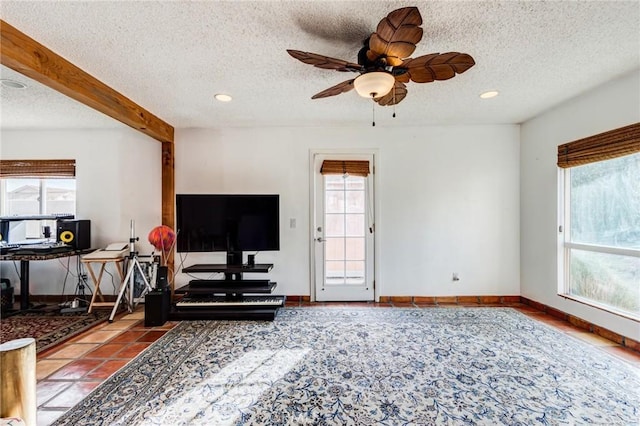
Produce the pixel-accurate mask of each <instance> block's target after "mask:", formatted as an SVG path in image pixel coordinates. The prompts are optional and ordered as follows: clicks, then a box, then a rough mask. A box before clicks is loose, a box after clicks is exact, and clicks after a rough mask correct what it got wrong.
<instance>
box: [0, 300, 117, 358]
mask: <svg viewBox="0 0 640 426" xmlns="http://www.w3.org/2000/svg"><path fill="white" fill-rule="evenodd" d="M110 313H111V311H110V310H109V311H107V310H97V311H94V312H92V313H90V314H87V313H69V314H61V313H59V311H53V312H52V311H43V312H27V313H22V314H16V315H13V316H10V317H8V318H2V319H1V320H0V343H3V342H8V341H9V340H13V339H20V338H23V337H33V338H34V339H36V352H40V351H43V350H45V349H47V348H50V347H52V346H54V345H57V344H59V343H62V342H64V341H65V340H67V339H69V338H71V337H73V336H75V335H77V334H79V333H81V332H83V331H85V330H87V329H89V328H90V327H93V326H94V325H97V324H100V323H101V322H103V321H106V320H107V318H109V314H110Z"/></svg>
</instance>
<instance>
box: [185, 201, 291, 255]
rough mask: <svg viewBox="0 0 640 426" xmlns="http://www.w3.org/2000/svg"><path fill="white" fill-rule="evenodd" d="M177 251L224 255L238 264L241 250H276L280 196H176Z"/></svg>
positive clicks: (278, 234) (278, 238)
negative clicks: (225, 253)
mask: <svg viewBox="0 0 640 426" xmlns="http://www.w3.org/2000/svg"><path fill="white" fill-rule="evenodd" d="M176 219H177V221H176V223H177V226H176V228H177V230H178V237H177V242H176V250H177V251H178V252H183V253H184V252H222V251H225V252H227V264H230V265H241V264H242V252H243V251H274V250H280V196H279V195H256V194H177V195H176Z"/></svg>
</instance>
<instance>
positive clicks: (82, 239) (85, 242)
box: [56, 219, 91, 250]
mask: <svg viewBox="0 0 640 426" xmlns="http://www.w3.org/2000/svg"><path fill="white" fill-rule="evenodd" d="M57 227H58V232H57V233H56V241H57V242H59V243H65V244H67V245H70V246H71V247H73V248H74V249H76V250H82V249H88V248H90V247H91V221H90V220H75V219H61V220H58V225H57Z"/></svg>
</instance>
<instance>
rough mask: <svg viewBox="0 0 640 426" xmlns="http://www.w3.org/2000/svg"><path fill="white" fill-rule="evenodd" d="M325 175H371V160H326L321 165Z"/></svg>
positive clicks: (321, 171)
mask: <svg viewBox="0 0 640 426" xmlns="http://www.w3.org/2000/svg"><path fill="white" fill-rule="evenodd" d="M320 173H321V174H323V175H343V174H345V173H348V174H349V175H351V176H362V177H367V176H369V162H368V161H366V160H348V161H342V160H324V161H323V162H322V166H321V167H320Z"/></svg>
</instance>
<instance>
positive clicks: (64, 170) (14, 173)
mask: <svg viewBox="0 0 640 426" xmlns="http://www.w3.org/2000/svg"><path fill="white" fill-rule="evenodd" d="M75 176H76V160H0V178H49V179H51V178H67V179H68V178H73V177H75Z"/></svg>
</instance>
